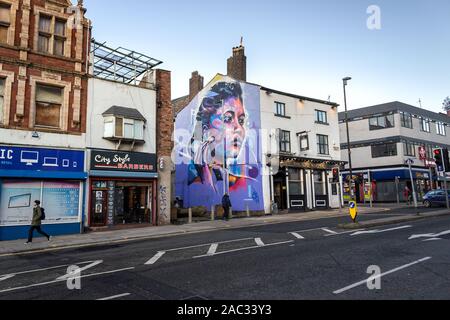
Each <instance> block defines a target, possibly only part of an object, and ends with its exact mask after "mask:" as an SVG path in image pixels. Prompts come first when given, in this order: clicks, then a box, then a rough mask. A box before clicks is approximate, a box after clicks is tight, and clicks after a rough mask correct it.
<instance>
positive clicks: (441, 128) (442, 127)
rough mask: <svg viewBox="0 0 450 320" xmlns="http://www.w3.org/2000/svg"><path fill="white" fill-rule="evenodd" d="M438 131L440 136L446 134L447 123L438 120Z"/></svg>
mask: <svg viewBox="0 0 450 320" xmlns="http://www.w3.org/2000/svg"><path fill="white" fill-rule="evenodd" d="M436 133H437V134H438V135H440V136H446V135H447V132H446V130H445V124H444V123H442V122H436Z"/></svg>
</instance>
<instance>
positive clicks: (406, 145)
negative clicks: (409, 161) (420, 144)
mask: <svg viewBox="0 0 450 320" xmlns="http://www.w3.org/2000/svg"><path fill="white" fill-rule="evenodd" d="M403 150H404V153H405V156H409V157H415V156H416V148H415V145H414V143H412V142H410V141H405V142H403Z"/></svg>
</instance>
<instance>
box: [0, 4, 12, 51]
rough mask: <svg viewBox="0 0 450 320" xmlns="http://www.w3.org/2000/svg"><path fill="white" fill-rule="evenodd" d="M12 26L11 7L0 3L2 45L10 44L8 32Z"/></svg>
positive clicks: (0, 38) (0, 39)
mask: <svg viewBox="0 0 450 320" xmlns="http://www.w3.org/2000/svg"><path fill="white" fill-rule="evenodd" d="M10 25H11V6H9V5H7V4H3V3H0V43H8V32H9V27H10Z"/></svg>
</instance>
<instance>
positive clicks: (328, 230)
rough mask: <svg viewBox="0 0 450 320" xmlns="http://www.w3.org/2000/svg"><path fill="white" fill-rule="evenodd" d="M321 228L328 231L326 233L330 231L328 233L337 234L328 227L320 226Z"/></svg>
mask: <svg viewBox="0 0 450 320" xmlns="http://www.w3.org/2000/svg"><path fill="white" fill-rule="evenodd" d="M322 230H323V231H325V232H328V233H330V234H337V232H335V231H331V230H330V229H328V228H322Z"/></svg>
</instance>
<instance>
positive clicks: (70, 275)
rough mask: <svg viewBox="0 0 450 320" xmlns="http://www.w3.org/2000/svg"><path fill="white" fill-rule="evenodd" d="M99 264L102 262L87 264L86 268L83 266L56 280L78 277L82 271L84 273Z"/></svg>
mask: <svg viewBox="0 0 450 320" xmlns="http://www.w3.org/2000/svg"><path fill="white" fill-rule="evenodd" d="M101 263H103V260H97V261H94V262H92V263H91V264H88V265H87V266H85V267H83V268H80V269H77V270H76V272H74V273H68V274H65V275H63V276H61V277H59V278H56V280H67V279H68V278H70V277H74V276H77V275H80V274H81V272H82V271H85V270H87V269H90V268H93V267H95V266H97V265H99V264H101Z"/></svg>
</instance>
